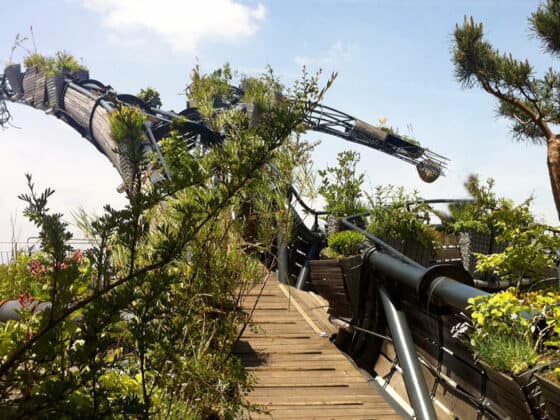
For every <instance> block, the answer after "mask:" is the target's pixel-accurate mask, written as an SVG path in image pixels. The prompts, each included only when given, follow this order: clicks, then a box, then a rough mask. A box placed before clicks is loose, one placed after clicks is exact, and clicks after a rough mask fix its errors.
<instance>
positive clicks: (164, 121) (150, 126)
mask: <svg viewBox="0 0 560 420" xmlns="http://www.w3.org/2000/svg"><path fill="white" fill-rule="evenodd" d="M231 89H232V97H233V98H234V99H233V100H232V101H231V102H222V101H221V100H219V99H216V100H215V108H216V109H217V110H218V112H219V111H220V110H221V109H227V108H231V107H237V108H239V109H246V110H249V109H254V107H253V106H252V104H244V103H243V102H242V98H243V93H244V92H243V90H242V89H241V88H239V87H234V86H232V87H231ZM6 101H10V102H17V103H22V104H26V105H31V106H33V107H35V108H38V109H44V110H46V111H48V112H49V113H52V114H53V115H54V116H56V117H58V118H59V119H61V120H63V121H64V122H66V123H68V124H70V125H71V126H72V127H74V128H75V129H76V130H77V131H78V132H79V133H80V134H81V135H82V136H84V137H86V138H87V139H88V140H89V141H90V142H91V143H92V144H93V145H94V146H95V147H96V148H97V149H98V150H99V151H100V152H101V153H103V154H104V155H105V156H107V157H108V158H109V160H111V162H112V163H113V165H114V166H115V167H116V168H117V170H118V171H119V173H120V174H121V176H123V178H124V177H126V174H125V173H124V171H125V168H124V167H123V162H121V161H120V160H119V157H118V156H116V155H115V153H114V151H113V146H114V145H112V144H110V140H108V139H107V138H106V137H107V133H99V132H96V124H98V125H99V120H100V119H101V118H103V117H104V115H103V114H102V113H100V112H96V111H97V109H98V108H101V109H102V110H104V111H106V114H107V113H110V112H112V111H113V110H114V109H115V107H117V106H134V107H138V108H140V109H141V110H142V112H143V113H144V114H145V115H146V120H147V121H149V122H148V123H147V124H146V134H147V138H148V139H149V140H150V143H149V144H146V145H145V146H146V149H150V150H152V151H154V152H156V153H158V154H159V155H160V158H161V163H162V166H163V167H164V168H165V162H164V161H163V157H162V156H161V153H160V152H159V147H158V141H159V140H160V139H161V138H163V137H165V136H166V135H167V134H168V133H169V130H170V128H171V123H172V121H173V120H176V119H177V118H179V117H184V118H185V119H186V122H185V123H183V124H182V125H181V134H182V135H183V137H184V139H185V141H187V142H190V143H193V144H194V143H195V142H197V141H198V142H202V143H206V144H208V143H210V144H211V143H216V142H220V141H221V140H222V139H223V135H222V134H221V133H217V132H215V131H212V130H211V129H209V128H208V126H207V125H206V124H205V123H204V120H203V119H202V118H201V115H200V113H199V112H198V110H197V109H196V108H193V107H188V106H187V108H186V109H185V110H183V111H181V112H179V113H176V112H173V111H164V110H162V109H160V108H155V107H151V106H150V105H149V104H147V103H145V102H144V101H142V100H141V99H140V98H138V97H136V96H134V95H129V94H119V93H118V92H116V91H115V90H114V89H113V88H112V87H111V86H108V85H105V84H103V83H101V82H99V81H97V80H93V79H89V74H87V72H86V73H83V72H82V73H80V74H78V75H77V76H73V77H70V76H59V77H58V79H55V80H50V79H48V78H46V77H45V76H42V75H40V74H39V75H38V74H37V71H36V70H35V69H30V70H27V71H26V72H24V73H22V72H21V68H20V66H19V65H11V66H8V67H7V68H6V69H5V72H4V74H3V75H0V123H2V124H6V123H7V121H8V119H9V112H8V110H7V108H6V105H5V102H6ZM84 103H85V107H86V109H85V110H82V111H83V112H84V113H85V114H84V115H80V114H78V113H77V112H76V109H75V108H78V107H80V106H82V105H84ZM106 114H105V115H106ZM304 124H305V126H306V128H307V129H308V130H313V131H317V132H321V133H326V134H329V135H333V136H336V137H339V138H341V139H344V140H347V141H350V142H353V143H357V144H361V145H363V146H366V147H369V148H372V149H375V150H378V151H380V152H383V153H386V154H389V155H391V156H393V157H396V158H398V159H400V160H402V161H404V162H407V163H409V164H411V165H414V166H415V167H416V168H417V170H418V173H419V175H420V177H421V178H422V179H423V180H424V181H426V182H433V181H435V180H436V179H437V178H438V177H439V176H440V175H442V174H444V172H445V169H446V167H447V162H448V159H447V158H445V157H443V156H441V155H439V154H437V153H434V152H432V151H431V150H429V149H427V148H424V147H422V146H420V145H418V144H415V143H414V142H411V141H410V140H407V139H406V138H404V137H402V136H399V135H397V134H395V133H391V132H387V131H384V130H383V129H382V128H379V127H375V126H373V125H371V124H368V123H366V122H364V121H362V120H359V119H357V118H355V117H353V116H351V115H349V114H346V113H344V112H341V111H338V110H336V109H334V108H330V107H328V106H325V105H321V104H318V105H316V106H314V107H313V108H312V109H311V110H310V112H309V113H308V115H307V116H306V118H305V121H304ZM98 131H99V130H98ZM101 137H105V138H101ZM165 171H166V169H165ZM166 172H167V171H166ZM165 175H167V176H168V175H169V174H168V173H166V174H165Z"/></svg>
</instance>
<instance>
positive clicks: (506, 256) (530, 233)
mask: <svg viewBox="0 0 560 420" xmlns="http://www.w3.org/2000/svg"><path fill="white" fill-rule="evenodd" d="M497 228H498V230H499V231H500V232H501V233H500V235H499V236H498V237H497V241H498V242H499V243H504V244H507V246H506V248H505V249H504V251H503V252H500V253H495V254H490V255H482V254H477V262H476V269H477V270H478V271H480V272H483V273H484V272H493V273H495V274H496V275H498V276H499V277H501V278H502V279H503V280H507V281H510V282H512V284H517V285H518V287H519V284H520V282H521V280H522V279H524V278H529V279H533V280H540V279H542V278H543V277H545V276H546V274H547V273H550V271H551V269H554V268H556V265H557V257H556V255H555V254H554V251H555V250H558V249H560V238H558V237H557V236H554V235H552V234H551V232H550V230H549V229H550V227H549V226H546V225H540V224H532V225H530V226H529V227H527V228H524V229H521V228H518V227H517V228H515V227H511V226H510V225H508V224H506V223H505V222H502V221H501V222H499V223H498V224H497Z"/></svg>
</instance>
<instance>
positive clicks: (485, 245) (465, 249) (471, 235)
mask: <svg viewBox="0 0 560 420" xmlns="http://www.w3.org/2000/svg"><path fill="white" fill-rule="evenodd" d="M459 235H460V239H459V246H460V248H461V256H462V257H463V265H464V267H465V270H467V271H468V272H469V273H471V274H472V276H473V277H474V278H477V279H480V280H484V281H487V282H488V283H489V284H490V285H492V283H496V284H498V282H499V281H500V278H499V277H498V276H496V275H494V274H491V273H479V272H478V271H476V260H477V258H476V256H475V255H474V253H478V254H484V255H489V254H493V253H497V252H502V251H503V250H504V249H505V248H506V246H505V245H504V244H498V243H496V239H495V238H493V237H492V236H491V235H487V234H485V233H480V232H477V231H475V230H472V229H468V230H465V231H464V232H461V233H460V234H459Z"/></svg>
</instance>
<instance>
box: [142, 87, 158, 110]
mask: <svg viewBox="0 0 560 420" xmlns="http://www.w3.org/2000/svg"><path fill="white" fill-rule="evenodd" d="M136 96H138V97H139V98H140V99H142V100H143V101H144V102H146V104H147V105H149V106H151V107H152V108H159V107H161V97H160V95H159V92H158V91H157V90H155V89H154V88H151V87H147V88H145V89H140V92H138V95H136Z"/></svg>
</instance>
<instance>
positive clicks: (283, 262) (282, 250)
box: [277, 233, 290, 284]
mask: <svg viewBox="0 0 560 420" xmlns="http://www.w3.org/2000/svg"><path fill="white" fill-rule="evenodd" d="M277 247H278V280H279V281H280V283H283V284H290V279H289V276H288V247H287V246H286V240H285V238H284V235H283V234H282V233H278V239H277Z"/></svg>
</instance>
